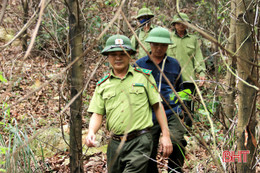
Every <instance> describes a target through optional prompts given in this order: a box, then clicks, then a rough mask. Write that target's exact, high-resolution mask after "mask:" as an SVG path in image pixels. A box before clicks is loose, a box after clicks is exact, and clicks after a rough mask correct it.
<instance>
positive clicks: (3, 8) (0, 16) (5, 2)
mask: <svg viewBox="0 0 260 173" xmlns="http://www.w3.org/2000/svg"><path fill="white" fill-rule="evenodd" d="M3 1H4V2H3V4H2V11H1V14H0V26H1V25H2V22H3V18H4V15H5V10H6V6H7V1H8V0H3Z"/></svg>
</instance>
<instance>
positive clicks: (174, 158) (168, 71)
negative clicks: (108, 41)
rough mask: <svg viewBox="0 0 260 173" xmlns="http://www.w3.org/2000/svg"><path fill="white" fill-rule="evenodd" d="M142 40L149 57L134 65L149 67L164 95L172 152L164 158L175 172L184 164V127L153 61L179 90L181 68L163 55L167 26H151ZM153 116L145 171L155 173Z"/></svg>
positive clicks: (168, 42)
mask: <svg viewBox="0 0 260 173" xmlns="http://www.w3.org/2000/svg"><path fill="white" fill-rule="evenodd" d="M145 41H146V42H148V43H149V44H150V46H151V52H150V54H151V56H150V57H149V56H145V57H143V58H141V59H139V60H137V61H136V64H137V65H138V66H140V67H142V68H145V69H149V70H152V75H153V77H154V79H155V81H156V84H157V87H158V90H159V91H160V93H161V95H162V97H163V98H164V101H163V107H164V109H165V113H166V116H167V120H168V126H169V130H170V133H171V141H172V144H173V152H172V153H171V155H170V156H169V161H168V167H169V170H168V171H169V172H172V170H173V169H174V170H175V171H179V172H181V167H182V166H183V163H184V153H185V150H184V147H185V146H186V145H187V142H186V140H185V139H184V134H185V133H186V130H185V128H184V127H183V125H182V123H181V121H180V119H181V118H183V115H182V109H181V105H180V103H179V102H178V101H177V98H176V97H174V98H171V97H172V93H173V91H172V89H171V86H170V84H169V83H168V82H167V81H166V79H165V78H164V77H163V76H162V73H160V71H159V70H158V69H157V67H156V65H155V64H154V63H153V61H154V62H155V63H156V64H157V65H158V66H159V67H160V69H161V70H162V71H163V73H164V74H165V75H166V77H167V78H168V80H169V81H170V83H171V85H172V86H173V87H174V89H175V90H176V91H177V92H178V91H181V90H182V89H183V88H182V77H181V74H180V73H181V67H180V65H179V62H178V61H177V60H176V59H174V58H172V57H169V56H167V54H166V51H167V49H168V45H171V44H172V41H171V39H170V32H169V31H168V30H167V29H165V28H161V27H157V28H154V29H152V30H151V31H150V33H149V36H148V37H147V39H146V40H145ZM152 60H153V61H152ZM156 118H157V117H155V116H153V121H154V126H153V127H152V128H151V133H152V136H153V143H154V146H153V151H152V154H151V158H152V159H153V160H150V161H149V164H148V170H147V173H158V168H157V163H156V162H155V161H154V160H156V156H157V149H158V144H159V138H160V132H161V128H160V126H159V124H158V119H156Z"/></svg>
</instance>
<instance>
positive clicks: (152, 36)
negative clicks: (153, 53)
mask: <svg viewBox="0 0 260 173" xmlns="http://www.w3.org/2000/svg"><path fill="white" fill-rule="evenodd" d="M145 41H146V42H148V43H165V44H172V40H171V36H170V32H169V31H168V30H167V29H165V28H162V27H156V28H154V29H152V30H151V31H150V33H149V35H148V37H147V39H146V40H145Z"/></svg>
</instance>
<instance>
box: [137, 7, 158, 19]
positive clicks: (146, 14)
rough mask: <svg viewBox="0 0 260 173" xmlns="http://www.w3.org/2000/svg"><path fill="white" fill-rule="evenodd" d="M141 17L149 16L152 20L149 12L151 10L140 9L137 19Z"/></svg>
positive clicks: (151, 14)
mask: <svg viewBox="0 0 260 173" xmlns="http://www.w3.org/2000/svg"><path fill="white" fill-rule="evenodd" d="M143 16H149V17H150V18H152V17H153V16H154V14H153V13H152V12H151V10H150V9H149V8H141V9H140V10H139V11H138V15H137V17H136V18H137V19H139V18H140V17H143Z"/></svg>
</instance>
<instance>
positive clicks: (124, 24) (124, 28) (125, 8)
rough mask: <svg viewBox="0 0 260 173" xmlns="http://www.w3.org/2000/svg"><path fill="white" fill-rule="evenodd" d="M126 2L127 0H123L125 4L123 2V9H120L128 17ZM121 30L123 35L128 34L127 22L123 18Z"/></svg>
mask: <svg viewBox="0 0 260 173" xmlns="http://www.w3.org/2000/svg"><path fill="white" fill-rule="evenodd" d="M128 2H129V0H126V1H125V4H124V6H123V9H122V11H123V13H124V14H125V16H126V17H127V18H128V9H129V8H128ZM123 32H124V35H126V36H129V35H130V30H129V29H128V26H127V24H126V22H125V21H124V20H123Z"/></svg>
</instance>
